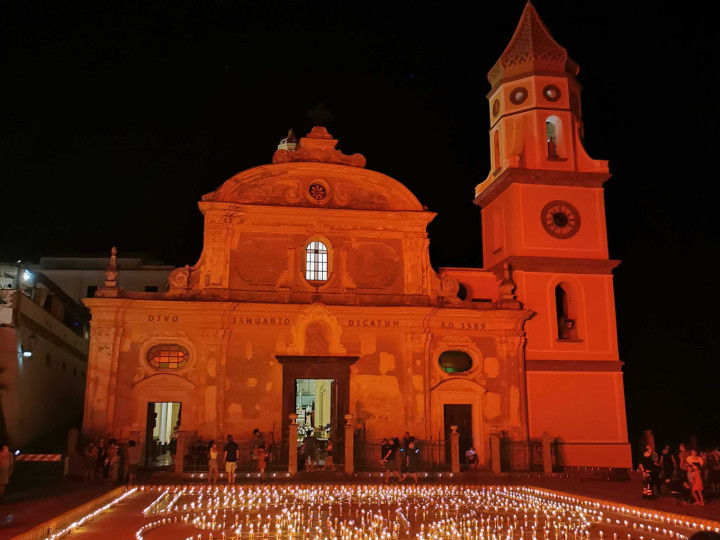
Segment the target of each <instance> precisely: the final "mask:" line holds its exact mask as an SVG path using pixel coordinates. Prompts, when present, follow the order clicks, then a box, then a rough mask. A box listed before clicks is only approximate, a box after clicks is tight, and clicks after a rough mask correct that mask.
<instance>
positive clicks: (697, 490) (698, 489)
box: [687, 463, 705, 506]
mask: <svg viewBox="0 0 720 540" xmlns="http://www.w3.org/2000/svg"><path fill="white" fill-rule="evenodd" d="M687 479H688V484H690V492H691V493H692V496H693V499H695V502H694V503H693V504H697V505H700V506H704V505H705V499H703V481H702V475H701V474H700V467H698V466H697V465H695V463H689V464H688V474H687Z"/></svg>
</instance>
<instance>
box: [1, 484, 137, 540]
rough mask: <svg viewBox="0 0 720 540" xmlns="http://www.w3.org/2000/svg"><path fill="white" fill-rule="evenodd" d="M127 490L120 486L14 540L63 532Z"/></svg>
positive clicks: (36, 539)
mask: <svg viewBox="0 0 720 540" xmlns="http://www.w3.org/2000/svg"><path fill="white" fill-rule="evenodd" d="M126 489H127V488H126V487H125V486H120V487H117V488H115V489H113V490H111V491H108V492H107V493H105V494H104V495H101V496H100V497H97V498H96V499H93V500H92V501H88V502H86V503H85V504H83V505H80V506H78V507H75V508H73V509H72V510H69V511H68V512H65V513H64V514H60V515H59V516H57V517H54V518H52V519H50V520H48V521H46V522H45V523H41V524H40V525H37V526H35V527H33V528H32V529H30V530H29V531H26V532H24V533H22V534H19V535H17V536H15V537H14V538H13V539H12V540H42V539H43V538H46V537H47V536H48V535H49V534H52V533H54V532H57V531H59V530H62V529H63V528H65V527H67V526H68V525H70V524H71V523H73V522H75V521H78V520H80V519H82V518H83V517H84V516H86V515H88V514H90V513H92V512H94V511H95V510H97V509H98V508H102V507H103V506H105V505H106V504H108V503H109V502H111V501H113V500H114V499H117V498H118V497H119V496H120V495H122V494H123V493H124V492H125V491H126Z"/></svg>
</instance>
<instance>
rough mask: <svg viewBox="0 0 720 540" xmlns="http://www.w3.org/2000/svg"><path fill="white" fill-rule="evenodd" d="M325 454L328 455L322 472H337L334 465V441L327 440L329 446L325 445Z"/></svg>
mask: <svg viewBox="0 0 720 540" xmlns="http://www.w3.org/2000/svg"><path fill="white" fill-rule="evenodd" d="M325 452H327V454H326V455H325V465H323V468H322V470H323V471H334V470H335V464H334V463H333V442H332V439H328V440H327V444H326V445H325Z"/></svg>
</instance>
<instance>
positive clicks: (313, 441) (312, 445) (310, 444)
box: [305, 431, 317, 472]
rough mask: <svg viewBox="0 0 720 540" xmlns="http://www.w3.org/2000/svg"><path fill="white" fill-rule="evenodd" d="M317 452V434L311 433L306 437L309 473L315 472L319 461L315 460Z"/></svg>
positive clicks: (306, 457)
mask: <svg viewBox="0 0 720 540" xmlns="http://www.w3.org/2000/svg"><path fill="white" fill-rule="evenodd" d="M316 451H317V438H315V432H312V431H311V432H310V435H308V436H307V437H305V459H306V460H307V471H308V472H313V471H315V464H316V463H317V460H316V458H315V452H316Z"/></svg>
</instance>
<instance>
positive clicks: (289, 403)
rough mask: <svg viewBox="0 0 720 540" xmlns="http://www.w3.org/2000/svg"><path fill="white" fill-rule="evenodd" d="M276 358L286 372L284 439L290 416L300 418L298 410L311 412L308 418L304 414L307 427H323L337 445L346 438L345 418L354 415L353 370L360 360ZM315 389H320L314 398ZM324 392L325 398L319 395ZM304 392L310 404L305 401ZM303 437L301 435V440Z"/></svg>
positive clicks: (283, 419) (304, 424)
mask: <svg viewBox="0 0 720 540" xmlns="http://www.w3.org/2000/svg"><path fill="white" fill-rule="evenodd" d="M275 358H277V360H278V362H279V363H280V365H281V366H282V369H283V387H282V401H283V403H282V422H281V426H282V434H283V437H284V436H285V434H286V433H287V432H288V431H287V430H288V426H289V424H290V418H289V416H290V415H291V414H293V413H296V414H297V413H298V412H299V409H298V407H303V408H309V410H308V411H307V414H303V417H304V418H305V419H307V421H304V422H303V427H305V426H307V427H308V428H309V429H312V428H317V427H319V428H321V434H322V435H323V436H324V437H330V438H332V439H333V440H334V441H339V440H340V439H341V438H342V437H344V432H343V418H344V416H345V415H346V414H348V413H349V412H350V366H352V365H353V364H354V363H355V362H356V361H357V360H358V358H359V356H319V355H302V356H288V355H276V356H275ZM312 388H315V389H318V395H316V396H312V397H310V392H309V391H308V389H312ZM320 391H322V392H324V395H323V396H320V395H319V392H320ZM303 392H305V398H306V399H307V401H303ZM328 394H329V395H328ZM328 408H329V409H330V410H329V411H328ZM303 413H305V411H304V410H303ZM308 415H309V418H308ZM318 421H322V425H318V424H317V423H316V422H318ZM328 424H329V425H328ZM303 436H304V434H302V433H301V434H300V438H302V437H303ZM321 438H322V437H321ZM289 442H290V443H291V442H292V441H289Z"/></svg>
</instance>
